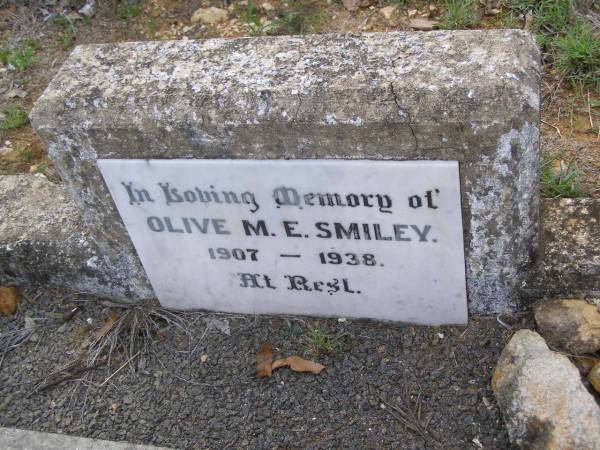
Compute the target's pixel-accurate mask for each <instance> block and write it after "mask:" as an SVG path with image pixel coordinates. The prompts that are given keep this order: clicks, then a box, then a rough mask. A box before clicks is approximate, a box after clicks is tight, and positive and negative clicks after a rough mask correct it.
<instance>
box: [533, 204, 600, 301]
mask: <svg viewBox="0 0 600 450" xmlns="http://www.w3.org/2000/svg"><path fill="white" fill-rule="evenodd" d="M542 211H543V212H542V226H543V229H544V233H543V234H542V239H541V245H540V258H539V264H538V268H537V270H536V271H535V272H534V273H535V276H533V277H532V279H531V280H530V282H529V283H527V285H526V287H525V291H526V293H527V295H528V296H529V297H532V298H539V297H559V296H560V297H571V298H572V297H582V298H583V297H593V298H600V199H595V198H563V199H545V200H544V201H543V203H542Z"/></svg>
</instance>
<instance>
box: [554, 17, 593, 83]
mask: <svg viewBox="0 0 600 450" xmlns="http://www.w3.org/2000/svg"><path fill="white" fill-rule="evenodd" d="M553 44H554V45H553V47H554V54H555V55H554V58H555V65H556V67H557V68H558V69H559V70H560V71H561V72H562V73H563V74H564V75H565V76H566V77H567V78H568V79H569V81H570V82H571V83H572V84H587V85H591V86H593V87H594V88H595V89H596V90H598V92H600V37H599V36H597V35H596V34H595V33H594V29H593V28H592V27H591V26H590V25H587V24H582V23H577V24H576V25H575V26H573V27H571V28H570V29H569V30H568V31H567V33H566V34H565V35H563V36H559V37H557V38H556V39H555V40H554V43H553Z"/></svg>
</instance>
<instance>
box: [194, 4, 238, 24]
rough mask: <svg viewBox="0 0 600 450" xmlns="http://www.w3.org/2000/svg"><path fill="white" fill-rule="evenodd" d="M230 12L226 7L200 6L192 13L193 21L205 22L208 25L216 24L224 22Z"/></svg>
mask: <svg viewBox="0 0 600 450" xmlns="http://www.w3.org/2000/svg"><path fill="white" fill-rule="evenodd" d="M227 17H229V14H228V12H227V10H226V9H221V8H217V7H215V6H211V7H209V8H200V9H197V10H196V12H194V14H193V15H192V19H191V21H192V23H198V22H200V23H204V24H207V25H214V24H215V23H219V22H223V21H225V20H227Z"/></svg>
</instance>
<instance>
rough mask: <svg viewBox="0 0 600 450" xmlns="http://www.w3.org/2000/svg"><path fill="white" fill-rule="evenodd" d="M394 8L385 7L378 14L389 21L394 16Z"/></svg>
mask: <svg viewBox="0 0 600 450" xmlns="http://www.w3.org/2000/svg"><path fill="white" fill-rule="evenodd" d="M396 11H397V9H396V7H395V6H392V5H390V6H386V7H384V8H381V9H380V10H379V13H380V14H381V15H382V16H383V17H385V18H386V19H387V20H390V19H391V18H392V17H394V16H395V15H396Z"/></svg>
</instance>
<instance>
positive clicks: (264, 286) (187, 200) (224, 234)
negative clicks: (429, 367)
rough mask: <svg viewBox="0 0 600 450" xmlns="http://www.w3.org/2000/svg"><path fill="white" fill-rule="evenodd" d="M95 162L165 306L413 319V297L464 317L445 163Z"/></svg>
mask: <svg viewBox="0 0 600 450" xmlns="http://www.w3.org/2000/svg"><path fill="white" fill-rule="evenodd" d="M98 165H99V167H100V169H101V172H102V174H103V176H104V178H105V180H106V182H107V185H108V187H109V189H110V192H111V194H112V196H113V198H114V199H115V203H116V205H117V208H118V209H119V213H120V214H121V217H122V218H123V222H124V223H125V226H126V227H127V230H128V231H129V234H130V237H131V239H132V241H133V243H134V245H135V247H136V250H137V251H138V254H139V255H140V258H141V260H142V263H143V265H144V268H145V269H146V272H147V273H148V276H149V278H150V281H151V282H152V285H153V287H154V289H155V291H156V293H157V295H158V297H159V299H160V300H161V302H163V303H164V304H166V305H171V306H175V307H181V305H183V304H185V305H189V306H192V307H202V308H208V309H217V310H222V311H236V312H253V313H261V312H262V313H274V312H281V313H293V312H297V313H301V314H318V315H332V314H335V315H347V316H349V317H374V318H377V317H380V318H388V319H394V318H397V319H398V320H400V319H403V320H410V319H411V317H412V316H410V314H407V310H410V311H413V312H415V311H416V309H417V304H418V305H419V306H418V308H426V309H427V310H428V311H429V314H430V315H429V316H428V318H427V320H429V318H430V317H432V316H431V314H434V313H432V312H431V311H432V308H437V309H436V312H435V314H434V315H436V314H440V315H448V314H453V315H455V316H456V322H457V323H459V322H462V321H463V320H464V317H465V315H466V306H465V305H466V300H465V298H466V294H465V280H464V259H463V258H464V257H463V248H462V226H461V212H460V188H459V181H458V165H457V163H455V162H431V161H427V162H377V161H331V160H330V161H324V160H310V161H307V160H305V161H302V160H290V161H273V160H262V161H250V160H228V161H225V160H168V161H165V160H100V161H99V162H98ZM200 180H201V181H200ZM191 292H199V293H201V295H198V296H196V295H195V294H194V295H191V294H190V293H191ZM307 294H310V295H307ZM298 296H299V297H298ZM442 297H444V298H449V299H450V300H448V302H447V303H444V304H443V305H439V304H438V302H439V298H442ZM334 299H335V300H334ZM340 302H341V303H340ZM373 302H376V304H377V305H378V308H377V309H376V310H373V308H371V307H370V306H369V305H372V304H374V303H373ZM461 302H465V303H464V304H463V303H461ZM434 305H435V307H434ZM411 314H412V313H411ZM415 314H417V315H418V314H421V313H416V312H415ZM412 320H417V319H416V318H413V319H412Z"/></svg>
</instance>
